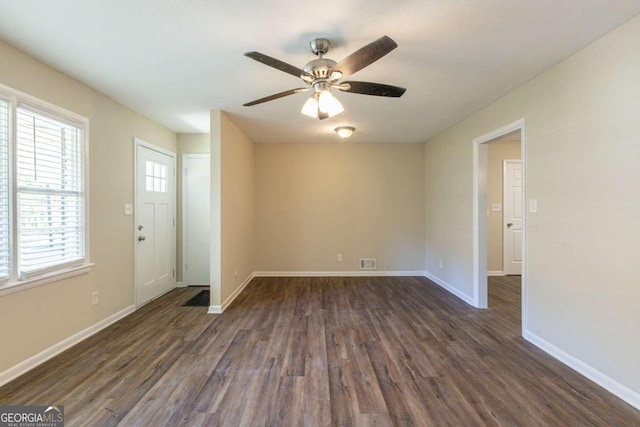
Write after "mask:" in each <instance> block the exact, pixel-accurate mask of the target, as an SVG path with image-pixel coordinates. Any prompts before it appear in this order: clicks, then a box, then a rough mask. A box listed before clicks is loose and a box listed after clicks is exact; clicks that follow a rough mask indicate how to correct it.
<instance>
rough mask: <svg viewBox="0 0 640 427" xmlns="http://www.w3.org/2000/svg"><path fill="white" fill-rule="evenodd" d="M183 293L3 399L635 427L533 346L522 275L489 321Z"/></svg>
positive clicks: (329, 295) (404, 281) (76, 419)
mask: <svg viewBox="0 0 640 427" xmlns="http://www.w3.org/2000/svg"><path fill="white" fill-rule="evenodd" d="M198 290H199V289H193V288H191V289H189V288H187V289H177V290H175V291H172V292H171V293H169V294H167V295H166V296H164V297H162V298H160V299H159V300H156V301H153V302H152V303H150V304H148V305H147V306H145V307H143V308H141V309H140V310H138V311H136V312H135V313H133V314H132V315H130V316H128V317H127V318H126V319H123V320H122V321H120V322H118V323H116V324H115V325H113V326H111V327H109V328H108V329H106V330H104V331H102V332H100V333H99V334H97V335H95V336H93V337H91V338H89V339H88V340H86V341H84V342H82V343H80V344H79V345H77V346H75V347H74V348H72V349H70V350H68V351H66V352H65V353H63V354H61V355H60V356H58V357H56V358H54V359H52V360H50V361H49V362H47V363H45V364H43V365H41V366H40V367H38V368H36V369H34V370H33V371H31V372H29V373H28V374H26V375H24V376H22V377H20V378H19V379H17V380H15V381H13V382H12V383H10V384H7V385H6V386H4V387H2V388H0V405H7V404H41V405H44V404H64V405H65V415H66V418H67V423H66V425H67V426H75V425H81V426H85V425H90V426H111V425H122V426H180V425H189V426H200V425H227V426H245V425H247V426H248V425H255V426H325V425H340V426H350V425H354V426H357V425H382V426H384V425H417V426H430V425H434V426H441V425H442V426H445V425H451V426H484V425H499V426H516V425H517V426H543V425H549V426H632V425H635V426H637V425H640V412H639V411H636V410H635V409H633V408H632V407H631V406H629V405H627V404H625V403H624V402H622V401H621V400H620V399H618V398H616V397H614V396H613V395H611V394H610V393H608V392H607V391H605V390H604V389H602V388H601V387H599V386H597V385H596V384H594V383H592V382H591V381H589V380H587V379H585V378H583V377H582V376H580V375H579V374H577V373H575V372H574V371H572V370H571V369H569V368H568V367H566V366H564V365H562V364H561V363H559V362H557V361H556V360H554V359H552V358H551V357H549V356H548V355H546V354H545V353H543V352H542V351H540V350H538V349H537V348H535V347H534V346H532V345H530V344H528V343H527V342H526V341H524V340H523V339H522V338H521V337H520V317H519V316H520V314H519V313H520V306H519V304H520V291H519V278H513V277H508V278H491V280H490V298H489V304H490V307H491V308H490V309H489V310H475V309H472V308H470V307H469V306H468V305H466V304H465V303H463V302H461V301H459V300H458V299H456V298H455V297H453V296H452V295H450V294H448V293H446V292H445V291H443V290H441V289H440V288H438V287H437V286H435V285H433V284H432V283H431V282H429V281H428V280H426V279H424V278H284V279H283V278H260V279H254V280H253V282H252V283H251V284H250V285H249V286H248V287H247V289H246V290H245V291H244V292H243V293H242V294H241V295H240V296H239V297H238V299H237V300H236V301H235V302H234V304H232V306H231V307H230V308H229V309H228V310H227V311H226V312H225V313H224V314H222V315H209V314H206V308H198V307H180V304H181V303H183V302H184V301H186V300H187V299H189V298H190V297H191V296H193V295H194V294H195V293H196V292H198Z"/></svg>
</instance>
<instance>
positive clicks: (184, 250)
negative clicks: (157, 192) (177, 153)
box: [180, 153, 211, 283]
mask: <svg viewBox="0 0 640 427" xmlns="http://www.w3.org/2000/svg"><path fill="white" fill-rule="evenodd" d="M187 159H209V160H211V154H210V153H183V154H182V159H181V162H182V170H181V171H180V173H181V178H182V185H181V188H182V196H181V200H180V204H181V205H182V209H181V211H182V212H181V214H182V221H181V224H180V229H181V231H182V266H181V268H182V282H183V283H184V282H185V280H184V275H185V264H186V262H185V259H186V254H187V233H185V230H186V228H187V227H186V225H187V223H188V215H187V206H186V203H184V200H185V194H186V192H187V180H186V179H185V178H186V175H185V170H186V167H185V164H186V163H185V162H186V160H187ZM209 168H211V162H209ZM209 193H211V191H209ZM209 205H211V203H209ZM209 246H211V245H209Z"/></svg>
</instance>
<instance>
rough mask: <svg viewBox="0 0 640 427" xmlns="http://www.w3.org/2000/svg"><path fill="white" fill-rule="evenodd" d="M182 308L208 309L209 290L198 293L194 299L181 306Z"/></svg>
mask: <svg viewBox="0 0 640 427" xmlns="http://www.w3.org/2000/svg"><path fill="white" fill-rule="evenodd" d="M182 307H209V290H208V289H207V290H206V291H200V292H198V293H197V294H196V296H195V297H193V298H191V299H190V300H189V301H187V302H185V303H184V304H182Z"/></svg>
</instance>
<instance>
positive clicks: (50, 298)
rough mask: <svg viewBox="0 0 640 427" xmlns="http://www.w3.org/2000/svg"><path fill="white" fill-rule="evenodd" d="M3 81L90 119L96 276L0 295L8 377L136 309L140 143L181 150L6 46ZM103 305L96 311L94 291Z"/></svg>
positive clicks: (1, 54)
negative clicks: (127, 211) (128, 210)
mask: <svg viewBox="0 0 640 427" xmlns="http://www.w3.org/2000/svg"><path fill="white" fill-rule="evenodd" d="M0 58H2V60H1V61H0V83H2V84H4V85H7V86H10V87H12V88H14V89H17V90H20V91H22V92H25V93H27V94H30V95H33V96H36V97H38V98H40V99H42V100H44V101H47V102H50V103H53V104H56V105H58V106H60V107H63V108H65V109H67V110H70V111H73V112H75V113H78V114H80V115H83V116H85V117H88V118H89V120H90V133H89V141H90V148H89V151H90V164H89V171H90V185H89V194H90V203H91V205H90V233H91V246H90V249H91V260H92V261H93V262H94V263H95V264H96V265H95V267H93V269H92V270H91V272H90V273H89V274H86V275H82V276H78V277H75V278H72V279H67V280H62V281H59V282H56V283H52V284H48V285H44V286H41V287H38V288H34V289H30V290H26V291H22V292H18V293H14V294H11V295H6V296H2V297H0V325H2V326H0V342H1V343H2V351H0V373H1V372H3V371H5V370H6V369H8V368H10V367H12V366H14V365H16V364H17V363H19V362H22V361H23V360H25V359H27V358H28V357H30V356H33V355H35V354H37V353H39V352H41V351H43V350H44V349H46V348H48V347H50V346H52V345H54V344H57V343H59V342H60V341H62V340H64V339H66V338H68V337H70V336H71V335H73V334H75V333H77V332H79V331H82V330H84V329H86V328H88V327H90V326H92V325H94V324H95V323H97V322H98V321H100V320H102V319H105V318H106V317H108V316H110V315H112V314H114V313H117V312H118V311H120V310H123V309H125V308H127V307H129V306H131V305H132V304H133V248H134V241H133V235H134V230H133V216H125V215H124V212H123V210H124V204H125V203H133V202H134V200H133V152H134V149H133V138H134V137H138V138H141V139H143V140H145V141H148V142H151V143H154V144H156V145H158V146H161V147H163V148H166V149H168V150H171V151H174V152H175V151H176V134H175V133H174V132H172V131H170V130H168V129H166V128H164V127H162V126H160V125H158V124H156V123H154V122H152V121H151V120H148V119H146V118H145V117H142V116H140V115H139V114H137V113H135V112H133V111H131V110H129V109H127V108H125V107H123V106H121V105H119V104H117V103H115V102H114V101H112V100H111V99H109V98H107V97H105V96H104V95H102V94H100V93H98V92H96V91H94V90H92V89H91V88H89V87H87V86H86V85H84V84H82V83H80V82H78V81H77V80H74V79H72V78H70V77H68V76H66V75H64V74H62V73H60V72H58V71H56V70H54V69H52V68H50V67H48V66H46V65H44V64H42V63H41V62H39V61H37V60H35V59H33V58H31V57H29V56H27V55H25V54H24V53H22V52H20V51H18V50H16V49H15V48H13V47H11V46H9V45H7V44H5V43H3V42H0ZM94 290H98V291H99V292H100V304H98V305H97V306H93V307H92V306H91V292H92V291H94Z"/></svg>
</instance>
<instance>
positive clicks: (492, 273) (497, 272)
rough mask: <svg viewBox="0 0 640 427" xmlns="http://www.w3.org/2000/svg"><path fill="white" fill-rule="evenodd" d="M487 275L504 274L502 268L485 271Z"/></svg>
mask: <svg viewBox="0 0 640 427" xmlns="http://www.w3.org/2000/svg"><path fill="white" fill-rule="evenodd" d="M487 276H506V274H504V271H502V270H496V271H487Z"/></svg>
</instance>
